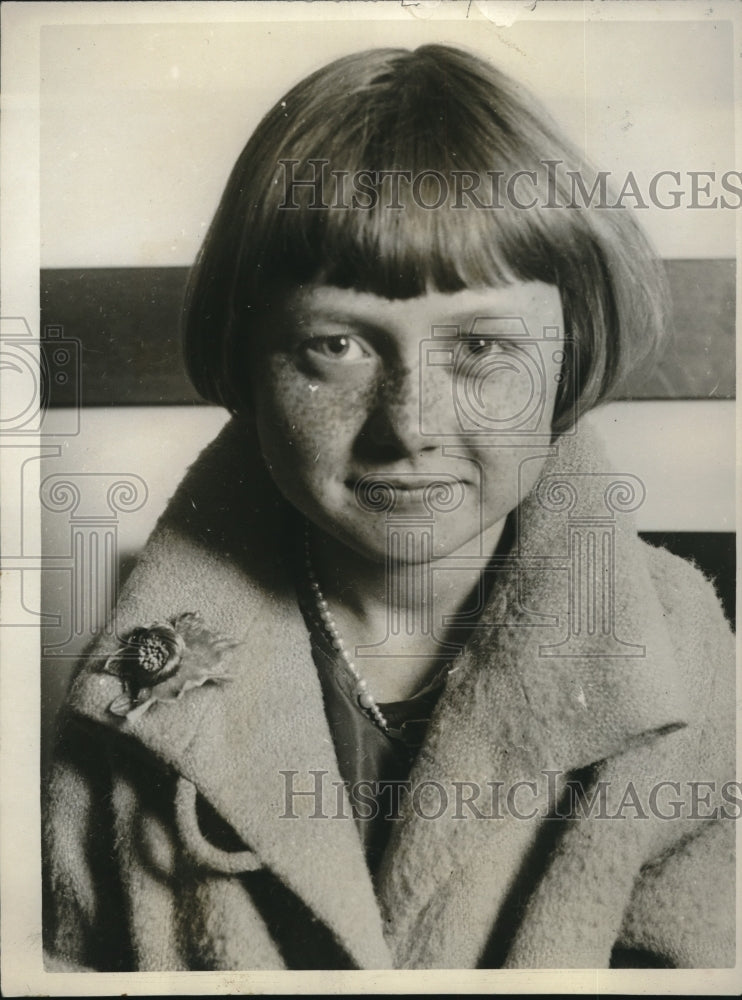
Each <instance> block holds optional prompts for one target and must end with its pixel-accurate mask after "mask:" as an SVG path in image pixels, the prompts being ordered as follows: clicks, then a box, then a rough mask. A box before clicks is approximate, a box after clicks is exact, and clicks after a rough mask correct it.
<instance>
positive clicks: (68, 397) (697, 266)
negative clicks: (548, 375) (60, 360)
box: [41, 259, 735, 406]
mask: <svg viewBox="0 0 742 1000" xmlns="http://www.w3.org/2000/svg"><path fill="white" fill-rule="evenodd" d="M665 266H666V269H667V275H668V279H669V284H670V292H671V296H672V302H673V324H674V336H673V337H672V338H671V339H670V341H669V344H668V347H667V349H666V351H665V353H664V355H663V357H662V359H661V361H660V363H659V365H658V367H657V368H656V369H655V370H654V371H652V372H651V373H641V374H640V375H638V376H637V377H636V378H635V380H634V381H633V382H632V383H631V384H630V385H629V386H628V389H627V392H626V393H625V397H626V398H631V399H731V398H733V397H734V372H735V362H734V344H735V341H734V336H735V262H734V261H733V260H726V259H725V260H671V261H666V262H665ZM187 274H188V269H187V268H185V267H115V268H54V269H46V270H42V272H41V329H42V332H43V331H45V330H47V329H48V328H51V331H49V332H50V333H51V334H52V337H51V339H50V341H49V345H50V346H48V347H47V348H46V349H45V353H46V356H47V359H48V362H49V366H50V379H49V385H50V398H49V404H50V405H51V406H71V405H74V404H75V403H76V402H78V401H79V403H80V404H81V405H82V406H127V405H137V406H150V405H157V404H165V405H176V404H182V403H199V402H201V400H200V399H199V397H198V396H197V395H196V393H195V392H194V391H193V389H192V388H191V386H190V384H189V382H188V379H187V377H186V374H185V370H184V367H183V362H182V358H181V353H180V333H179V318H180V307H181V303H182V300H183V290H184V288H185V282H186V277H187ZM60 336H62V337H64V338H65V339H67V340H72V341H73V342H79V344H80V373H81V377H80V380H79V385H78V384H77V380H76V379H70V378H66V379H60V381H59V382H57V381H55V378H54V376H55V371H56V369H55V361H54V358H55V356H60V355H59V354H58V352H57V351H55V350H53V349H52V348H51V344H52V343H55V342H56V343H57V344H58V338H59V337H60ZM67 364H69V362H67ZM60 382H61V384H60Z"/></svg>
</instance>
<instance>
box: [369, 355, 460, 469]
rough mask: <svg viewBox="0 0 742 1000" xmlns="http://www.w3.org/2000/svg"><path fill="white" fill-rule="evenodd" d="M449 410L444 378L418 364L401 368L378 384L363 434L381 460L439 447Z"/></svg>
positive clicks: (450, 409) (449, 394)
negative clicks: (380, 455)
mask: <svg viewBox="0 0 742 1000" xmlns="http://www.w3.org/2000/svg"><path fill="white" fill-rule="evenodd" d="M444 383H446V384H445V385H444ZM452 412H453V400H452V397H451V383H450V381H449V380H448V379H442V378H441V377H440V376H439V375H437V373H431V372H428V371H427V370H424V369H423V368H422V367H421V366H419V365H418V366H415V367H414V368H405V369H403V370H401V371H397V372H395V373H393V374H392V375H389V376H387V377H386V378H385V379H384V380H383V382H382V383H381V384H380V385H379V387H378V389H377V392H376V395H375V399H374V400H373V404H372V407H371V410H370V413H369V416H368V419H367V421H366V424H365V426H364V428H363V437H364V439H365V441H366V443H367V444H368V445H370V446H371V447H373V449H374V450H375V451H376V452H379V453H382V454H383V459H384V460H388V461H393V460H398V459H404V458H413V457H414V456H416V455H419V454H421V453H422V452H425V451H434V450H435V449H436V448H438V447H439V446H440V444H441V436H442V435H443V434H445V433H446V431H445V430H444V424H445V425H446V426H447V425H448V424H449V423H450V418H449V419H447V415H448V414H451V413H452ZM453 430H454V429H453V428H449V431H450V432H451V431H453Z"/></svg>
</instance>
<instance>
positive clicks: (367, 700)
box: [304, 525, 389, 732]
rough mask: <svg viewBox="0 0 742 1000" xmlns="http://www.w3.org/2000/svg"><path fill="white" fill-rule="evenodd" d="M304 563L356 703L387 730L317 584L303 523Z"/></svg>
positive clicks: (318, 610)
mask: <svg viewBox="0 0 742 1000" xmlns="http://www.w3.org/2000/svg"><path fill="white" fill-rule="evenodd" d="M304 564H305V566H306V570H307V577H308V579H309V586H310V587H311V589H312V593H313V594H314V600H315V602H316V604H317V612H318V614H319V616H320V618H321V619H322V624H323V625H324V627H325V631H326V632H327V634H328V636H329V637H330V642H331V643H332V647H333V649H335V650H336V651H337V652H338V653H339V655H340V657H341V658H342V661H343V663H344V664H345V666H346V669H347V670H348V672H349V673H350V675H351V676H352V677H353V680H354V681H355V692H354V693H355V696H356V698H357V699H358V704H359V705H360V706H361V708H362V709H363V710H364V711H365V712H366V713H367V714H368V715H369V716H370V718H371V719H372V721H373V722H374V723H375V724H376V725H377V726H378V727H379V729H381V730H382V731H383V732H387V731H388V730H389V723H388V722H387V721H386V718H385V717H384V715H383V713H382V712H381V710H380V708H379V706H378V705H377V704H376V699H375V698H374V696H373V695H372V694H371V692H370V691H369V689H368V682H367V681H366V680H365V679H364V678H363V677H361V675H360V673H359V672H358V668H357V667H356V665H355V663H354V662H353V660H352V659H351V656H350V653H349V652H348V650H347V649H346V648H345V643H344V642H343V640H342V638H341V637H340V632H339V631H338V627H337V625H336V624H335V619H334V618H333V617H332V615H331V614H330V608H329V606H328V604H327V601H326V600H325V598H324V595H323V593H322V589H321V587H320V585H319V581H318V580H317V576H316V574H315V572H314V566H313V565H312V557H311V553H310V549H309V526H308V525H305V527H304Z"/></svg>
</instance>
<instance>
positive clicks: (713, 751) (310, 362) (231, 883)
mask: <svg viewBox="0 0 742 1000" xmlns="http://www.w3.org/2000/svg"><path fill="white" fill-rule="evenodd" d="M596 192H597V193H596ZM604 194H605V192H603V195H604ZM601 197H602V195H601V192H600V187H599V178H598V177H597V175H596V174H595V173H594V172H593V171H591V170H590V168H589V167H587V166H586V165H585V164H584V163H583V162H582V161H581V160H580V158H579V156H578V155H577V153H576V152H575V150H574V149H573V148H572V147H571V146H570V145H569V144H568V143H567V142H566V141H565V140H564V139H563V138H562V137H561V136H560V135H559V132H558V131H557V129H556V128H555V127H554V126H553V125H552V124H551V123H550V122H549V120H548V119H547V118H546V116H545V115H544V113H543V112H542V111H540V110H539V109H538V108H537V107H536V106H535V105H534V103H533V101H532V99H531V98H530V97H528V96H527V95H525V94H523V93H522V92H521V90H520V89H519V88H518V87H517V86H516V85H515V84H514V83H513V82H512V81H510V80H508V79H506V78H505V77H503V76H502V75H501V74H500V73H498V72H497V71H496V70H494V69H493V68H492V67H490V66H489V65H488V64H487V63H486V62H484V61H482V60H481V59H479V58H477V57H475V56H473V55H470V54H468V53H466V52H463V51H459V50H457V49H453V48H448V47H444V46H426V47H423V48H420V49H418V50H416V51H412V52H410V51H405V50H397V49H383V50H373V51H367V52H362V53H360V54H357V55H352V56H348V57H346V58H343V59H340V60H338V61H336V62H334V63H332V64H331V65H329V66H327V67H325V68H323V69H321V70H319V71H318V72H316V73H314V74H313V75H312V76H310V77H309V78H307V79H306V80H304V81H302V82H301V83H299V84H298V85H297V86H296V87H295V88H294V89H293V90H292V91H291V92H290V93H288V94H287V95H286V96H285V97H284V98H283V99H282V100H281V101H279V102H278V103H277V104H276V106H275V107H274V108H273V110H272V111H270V112H269V113H268V115H267V116H266V117H265V119H264V120H263V121H262V123H261V124H260V125H259V127H258V129H257V130H256V132H255V134H254V135H253V136H252V138H251V139H250V140H249V142H248V143H247V145H246V147H245V149H244V151H243V153H242V155H241V156H240V158H239V160H238V162H237V164H236V166H235V168H234V170H233V173H232V175H231V177H230V180H229V182H228V185H227V188H226V191H225V193H224V196H223V198H222V201H221V204H220V206H219V209H218V212H217V214H216V218H215V220H214V222H213V224H212V227H211V230H210V232H209V234H208V236H207V238H206V241H205V243H204V246H203V248H202V251H201V254H200V256H199V258H198V261H197V262H196V265H195V267H194V269H193V272H192V278H191V281H190V286H189V291H188V297H187V307H186V312H185V344H186V356H187V359H188V365H189V370H190V374H191V377H192V379H193V381H194V383H195V385H196V387H197V388H198V390H199V391H200V392H201V393H202V395H203V396H204V397H205V399H207V400H209V401H210V402H212V403H217V404H220V405H223V406H225V407H226V408H228V409H229V411H230V412H231V413H232V415H233V419H232V420H231V421H230V422H229V424H228V425H227V426H226V428H225V429H224V431H223V432H222V433H221V434H220V435H219V437H218V438H217V440H216V441H215V442H214V443H213V444H212V445H211V446H210V447H209V448H207V449H206V451H205V452H204V453H203V454H202V455H201V456H200V458H199V459H198V460H197V461H196V463H195V464H194V465H193V467H192V468H191V470H190V471H189V473H188V475H187V476H186V478H185V480H184V482H183V483H182V484H181V486H180V488H179V489H178V491H177V493H176V494H175V496H174V497H173V499H172V501H171V502H170V504H169V506H168V508H167V510H166V511H165V513H164V514H163V515H162V517H161V519H160V521H159V523H158V525H157V528H156V529H155V531H154V533H153V535H152V537H151V539H150V540H149V542H148V544H147V546H146V549H145V551H144V553H143V555H142V557H141V560H140V561H139V563H138V566H137V568H136V569H135V571H134V572H133V573H132V575H131V576H130V578H129V580H128V581H127V584H126V586H125V588H124V591H123V593H122V595H121V599H120V602H119V604H118V607H117V609H116V617H115V622H116V637H115V638H113V639H111V638H108V637H105V638H102V639H101V640H100V641H99V642H98V643H97V644H96V645H95V646H94V648H93V649H92V650H91V652H90V655H89V656H88V657H87V658H86V661H85V662H84V664H83V665H82V666H81V668H80V670H79V672H78V674H77V676H76V678H75V680H74V682H73V685H72V688H71V692H70V695H69V699H68V703H67V706H66V708H65V711H64V713H63V718H62V722H61V726H60V734H59V739H58V744H57V750H56V762H55V767H54V772H53V777H52V780H51V783H50V787H49V790H48V796H47V804H46V822H45V838H46V839H45V844H46V847H45V884H46V889H47V894H46V897H45V905H44V922H45V944H46V948H47V950H48V953H49V960H48V961H49V966H48V967H49V968H80V967H82V968H88V969H98V970H133V969H149V970H171V969H172V970H174V969H197V970H209V969H214V970H235V969H283V968H289V969H309V968H320V969H363V968H367V969H368V968H429V967H442V968H474V967H507V968H529V967H530V968H539V967H598V968H607V967H609V966H610V965H613V966H621V965H623V966H627V965H628V966H632V965H633V966H637V965H641V966H645V965H654V966H660V967H666V966H703V967H718V966H728V965H732V964H733V963H734V890H733V886H734V881H733V853H732V847H733V836H732V835H733V827H734V824H733V823H732V822H730V819H733V818H735V816H736V814H737V811H738V810H737V809H736V806H737V805H738V802H739V794H738V791H735V786H734V785H733V783H732V780H731V779H732V778H733V763H732V761H733V753H732V750H733V736H732V734H733V707H734V695H733V693H734V686H733V674H732V672H731V671H732V670H733V666H732V664H733V657H732V640H731V635H730V631H729V628H728V626H727V624H726V622H725V620H724V617H723V614H722V612H721V610H720V608H719V605H718V602H717V600H716V597H715V594H714V592H713V589H712V587H711V585H710V584H709V583H707V582H706V581H705V580H704V578H703V577H702V576H701V574H700V573H699V572H698V571H697V570H695V569H694V568H692V567H691V566H689V565H687V564H685V563H683V562H682V561H680V560H678V559H676V558H675V557H673V556H671V555H669V554H668V553H666V552H664V551H662V550H657V549H652V548H649V547H648V546H646V545H645V544H644V543H643V542H641V541H640V540H639V538H638V536H637V534H636V530H635V528H634V527H633V526H632V521H631V515H630V512H631V510H633V509H635V508H636V507H637V506H638V505H639V504H640V503H641V500H642V496H643V493H642V490H643V487H642V484H641V483H640V482H639V481H638V480H637V479H636V477H634V476H631V475H630V474H628V473H626V474H620V475H615V474H612V473H611V470H610V467H609V465H608V464H607V461H606V459H605V457H604V455H603V453H602V451H601V448H600V445H599V443H598V442H597V441H596V440H595V438H594V436H593V434H592V433H591V432H590V431H589V429H588V428H582V427H581V426H580V427H579V429H578V418H579V417H580V416H581V415H582V414H583V413H585V412H586V411H587V410H589V409H590V408H591V407H593V406H595V405H596V404H598V403H600V402H601V401H603V400H605V399H607V398H609V397H610V396H611V395H612V394H615V392H616V389H617V387H618V386H619V385H620V384H621V381H622V379H623V378H624V376H625V375H626V373H627V372H628V371H629V370H630V369H631V368H633V367H634V366H636V365H637V364H638V363H640V362H642V361H644V360H645V359H646V358H648V357H649V356H650V355H651V352H652V349H653V346H654V344H655V342H656V339H657V336H658V334H659V331H660V324H661V307H662V290H661V282H660V280H659V276H658V269H657V266H656V265H655V264H654V263H653V261H652V258H651V255H650V254H649V252H648V250H647V247H646V244H645V242H644V240H643V238H642V236H641V235H640V233H639V232H638V230H637V228H636V226H635V224H634V222H633V221H632V217H631V215H630V214H629V213H628V212H627V211H626V210H625V209H623V207H622V205H621V204H611V205H610V206H607V205H606V204H596V203H595V201H596V200H598V199H600V198H601ZM603 201H605V198H603Z"/></svg>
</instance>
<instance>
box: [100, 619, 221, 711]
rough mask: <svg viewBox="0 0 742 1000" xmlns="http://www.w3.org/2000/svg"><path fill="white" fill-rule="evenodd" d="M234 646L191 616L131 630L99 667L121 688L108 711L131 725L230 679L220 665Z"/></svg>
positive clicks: (200, 620)
mask: <svg viewBox="0 0 742 1000" xmlns="http://www.w3.org/2000/svg"><path fill="white" fill-rule="evenodd" d="M238 645H239V643H238V642H233V641H232V640H230V639H225V638H223V637H221V636H217V635H215V634H214V633H213V632H210V631H209V630H208V629H207V628H206V627H205V625H204V623H203V621H202V619H201V616H200V615H198V614H196V613H194V612H187V613H186V614H182V615H178V617H176V618H171V619H170V620H169V621H167V622H154V623H153V624H152V625H149V626H147V628H135V629H134V630H133V631H132V632H130V633H129V635H128V636H127V637H126V638H125V640H124V642H123V645H122V646H120V647H119V649H117V650H116V652H115V653H113V654H112V655H111V656H109V657H108V659H107V660H106V662H105V664H104V665H103V671H104V672H105V673H109V674H114V675H115V676H116V677H119V678H120V679H121V681H122V682H123V684H124V691H123V693H122V694H120V695H119V696H118V697H117V698H114V700H113V701H112V702H111V704H110V705H109V706H108V711H109V712H112V713H113V714H114V715H119V716H123V717H125V718H126V719H127V720H128V721H129V722H134V721H135V720H136V719H138V718H140V717H141V716H142V715H144V713H145V712H146V711H147V709H148V708H150V706H152V705H154V704H155V702H157V701H177V700H178V699H179V698H181V697H182V696H183V694H185V692H186V691H189V690H190V689H191V688H197V687H201V685H202V684H206V683H207V682H208V681H212V682H220V681H228V680H231V675H230V674H228V673H224V672H223V671H222V670H220V664H221V661H222V658H223V655H224V653H226V652H227V651H228V650H230V649H234V647H235V646H238Z"/></svg>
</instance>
